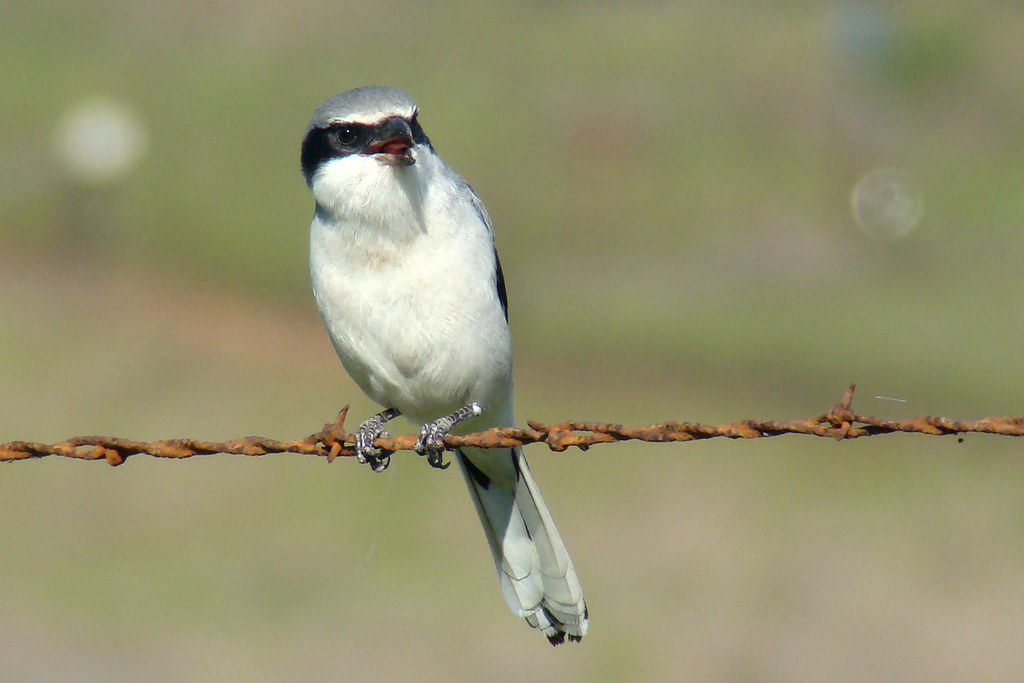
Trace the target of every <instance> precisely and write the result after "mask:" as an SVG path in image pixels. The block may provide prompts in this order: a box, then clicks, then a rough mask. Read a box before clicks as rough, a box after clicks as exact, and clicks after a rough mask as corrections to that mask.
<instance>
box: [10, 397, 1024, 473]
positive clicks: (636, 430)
mask: <svg viewBox="0 0 1024 683" xmlns="http://www.w3.org/2000/svg"><path fill="white" fill-rule="evenodd" d="M855 388H856V385H853V384H851V385H850V386H849V388H847V390H846V391H845V392H844V393H843V398H842V400H841V401H840V402H839V403H836V404H835V405H833V406H832V407H831V408H830V409H829V410H828V411H827V412H825V413H822V414H821V415H817V416H815V417H812V418H808V419H805V420H795V421H791V422H780V421H778V420H741V421H739V422H733V423H730V424H724V425H718V426H712V425H705V424H701V423H698V422H660V423H658V424H652V425H648V426H646V427H625V426H623V425H621V424H613V423H610V422H587V421H582V420H570V421H567V422H559V423H557V424H544V423H541V422H533V421H530V422H527V424H528V425H529V427H528V428H527V429H523V428H519V427H496V428H494V429H488V430H486V431H482V432H476V433H474V434H465V435H454V434H449V435H447V436H445V439H444V442H445V446H446V447H447V449H448V450H451V449H453V448H458V447H460V446H472V447H476V448H510V447H513V446H525V445H528V444H533V443H543V444H546V445H547V446H548V447H549V448H550V449H551V450H553V451H559V452H561V451H564V450H566V449H568V448H572V447H576V448H579V449H580V450H584V451H585V450H587V449H588V448H590V447H591V446H594V445H597V444H602V443H613V442H617V441H647V442H657V443H662V442H670V441H676V442H679V441H695V440H699V439H710V438H714V437H725V438H729V439H759V438H764V437H769V436H780V435H782V434H808V435H811V436H820V437H826V438H830V439H836V440H839V441H842V440H844V439H856V438H859V437H862V436H875V435H878V434H892V433H896V432H903V433H910V434H931V435H939V436H942V435H946V436H948V435H953V434H965V433H969V432H976V433H982V434H998V435H1001V436H1024V415H1019V416H1015V417H983V418H981V419H978V420H953V419H950V418H946V417H936V416H932V415H925V416H921V417H909V418H904V419H901V420H886V419H883V418H878V417H872V416H870V415H861V414H859V413H856V412H854V410H853V392H854V390H855ZM347 416H348V406H345V407H344V408H342V410H341V412H340V413H338V417H337V419H336V420H335V421H334V422H330V423H328V424H325V425H324V426H323V428H322V429H321V430H320V431H319V432H316V433H315V434H310V435H309V436H307V437H306V438H304V439H295V440H292V441H279V440H277V439H268V438H266V437H262V436H246V437H242V438H240V439H233V440H231V441H201V440H199V439H189V438H182V439H165V440H162V441H133V440H131V439H123V438H120V437H114V436H75V437H72V438H70V439H67V440H65V441H61V442H59V443H52V444H44V443H37V442H33V441H10V442H7V443H0V462H13V461H17V460H28V459H32V458H42V457H46V456H50V455H56V456H60V457H64V458H77V459H80V460H106V461H107V462H108V463H109V464H111V465H120V464H122V463H123V462H124V461H125V460H126V459H127V458H128V456H130V455H136V454H139V453H145V454H147V455H151V456H154V457H157V458H191V457H193V456H196V455H213V454H216V453H231V454H235V455H267V454H270V453H300V454H303V455H317V456H322V457H326V458H327V459H328V461H333V460H334V459H335V458H338V457H351V456H354V455H355V449H354V447H353V444H354V443H355V437H354V436H353V435H352V434H351V433H349V432H347V431H345V419H346V417H347ZM415 442H416V435H415V434H407V435H402V436H386V437H381V438H378V439H376V440H375V441H374V445H375V446H377V447H378V448H380V449H381V450H382V451H384V452H385V453H394V452H397V451H404V450H412V448H413V444H414V443H415Z"/></svg>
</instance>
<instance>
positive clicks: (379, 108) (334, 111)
mask: <svg viewBox="0 0 1024 683" xmlns="http://www.w3.org/2000/svg"><path fill="white" fill-rule="evenodd" d="M415 111H416V101H415V100H414V99H412V97H410V96H409V94H408V93H407V92H405V91H404V90H399V89H398V88H389V87H387V86H383V85H367V86H364V87H362V88H354V89H353V90H347V91H345V92H343V93H341V94H340V95H335V96H334V97H332V98H331V99H329V100H327V101H326V102H324V103H323V104H321V105H320V106H319V107H317V110H316V111H315V112H313V118H311V119H310V120H309V127H308V128H307V129H306V130H307V131H309V130H312V129H313V128H324V127H326V126H328V125H330V124H332V123H336V122H339V121H353V122H358V123H376V122H377V121H380V120H382V119H385V118H387V117H389V116H401V117H403V118H409V117H411V116H412V115H413V113H415Z"/></svg>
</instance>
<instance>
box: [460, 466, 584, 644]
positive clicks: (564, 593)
mask: <svg viewBox="0 0 1024 683" xmlns="http://www.w3.org/2000/svg"><path fill="white" fill-rule="evenodd" d="M495 456H497V457H503V458H510V459H511V461H512V464H513V468H514V475H515V478H514V481H513V480H507V481H504V482H500V481H495V480H493V479H491V478H490V477H488V475H487V474H485V473H484V471H483V470H481V469H480V468H479V467H477V466H476V465H475V464H474V461H473V459H472V458H474V457H475V458H477V459H480V458H487V459H492V458H494V457H495ZM456 459H457V460H458V462H459V466H460V468H461V470H462V474H463V476H464V477H465V479H466V484H467V485H468V486H469V492H470V494H471V496H472V498H473V503H474V505H475V506H476V510H477V512H478V513H479V514H480V522H481V523H482V524H483V527H484V533H485V534H486V535H487V543H488V544H489V545H490V547H491V554H492V555H493V557H494V564H495V567H496V568H497V570H498V580H499V581H500V582H501V591H502V593H503V594H504V595H505V601H506V602H508V605H509V607H511V608H512V611H513V612H515V613H516V614H518V615H519V616H521V617H524V618H525V619H526V621H527V622H528V623H529V624H530V626H533V627H534V628H536V629H540V631H541V632H542V633H543V634H544V635H545V636H546V637H547V639H548V640H549V641H550V642H551V643H552V644H553V645H558V644H560V643H562V642H564V641H565V640H566V639H568V640H569V641H570V642H572V641H579V640H580V639H581V638H582V637H583V636H585V635H586V633H587V618H588V614H587V605H586V603H585V602H584V600H583V588H582V587H581V586H580V581H579V579H578V578H577V576H576V569H575V568H574V567H573V564H572V559H571V558H570V557H569V551H568V550H566V548H565V544H564V543H563V542H562V537H561V536H560V535H559V534H558V529H557V528H556V527H555V523H554V521H553V520H552V519H551V513H550V512H549V511H548V507H547V505H546V504H545V503H544V499H543V498H542V497H541V495H540V489H539V488H538V487H537V482H536V480H535V479H534V478H533V474H532V473H531V472H530V467H529V465H528V464H527V463H526V458H524V457H523V453H522V449H520V448H514V449H510V450H508V451H504V450H502V451H498V452H497V453H489V452H487V451H481V450H478V449H460V450H459V451H456Z"/></svg>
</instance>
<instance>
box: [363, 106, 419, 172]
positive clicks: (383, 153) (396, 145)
mask: <svg viewBox="0 0 1024 683" xmlns="http://www.w3.org/2000/svg"><path fill="white" fill-rule="evenodd" d="M376 138H377V139H375V140H374V141H373V142H371V143H370V144H369V145H367V146H366V149H365V150H363V153H364V154H372V155H373V156H374V157H376V158H377V159H378V160H379V161H380V162H381V163H384V164H388V165H389V166H409V165H410V164H413V163H415V162H416V160H415V159H414V158H413V156H412V146H413V144H414V143H413V140H412V130H410V129H409V124H408V123H407V122H406V121H405V119H402V118H399V117H397V116H395V117H392V118H390V119H388V120H387V121H384V122H383V123H381V125H380V127H379V129H378V135H377V136H376Z"/></svg>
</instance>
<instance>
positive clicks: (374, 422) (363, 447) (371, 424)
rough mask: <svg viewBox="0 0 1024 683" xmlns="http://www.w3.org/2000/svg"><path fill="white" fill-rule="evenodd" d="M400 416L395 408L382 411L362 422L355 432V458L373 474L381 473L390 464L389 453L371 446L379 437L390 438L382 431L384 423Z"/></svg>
mask: <svg viewBox="0 0 1024 683" xmlns="http://www.w3.org/2000/svg"><path fill="white" fill-rule="evenodd" d="M399 415H401V413H399V412H398V409H397V408H388V409H387V410H382V411H380V412H379V413H377V414H376V415H373V416H372V417H368V418H366V419H365V420H363V423H362V424H361V425H359V429H357V430H356V456H357V457H358V458H359V462H363V463H366V464H368V465H369V466H370V469H372V470H373V471H374V472H383V471H384V470H386V469H387V468H388V465H390V464H391V453H390V452H382V451H381V449H379V448H377V447H376V446H374V445H373V440H374V439H376V438H377V437H379V436H391V435H390V434H388V433H387V431H386V430H385V429H384V423H385V422H388V421H390V420H394V419H395V418H396V417H398V416H399Z"/></svg>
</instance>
